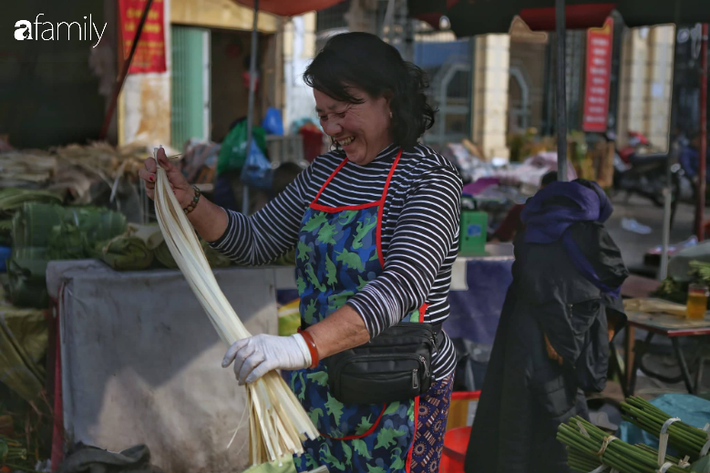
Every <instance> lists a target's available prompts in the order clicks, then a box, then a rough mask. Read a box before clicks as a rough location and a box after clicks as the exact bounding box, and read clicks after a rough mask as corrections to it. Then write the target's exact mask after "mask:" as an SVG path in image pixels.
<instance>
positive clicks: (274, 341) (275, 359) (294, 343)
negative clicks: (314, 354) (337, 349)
mask: <svg viewBox="0 0 710 473" xmlns="http://www.w3.org/2000/svg"><path fill="white" fill-rule="evenodd" d="M232 362H234V373H235V374H236V376H237V381H239V385H240V386H242V385H244V384H250V383H253V382H254V381H256V380H258V379H259V378H261V377H262V376H264V375H265V374H266V373H268V372H269V371H273V370H276V369H287V370H300V369H303V368H308V367H309V366H310V365H311V362H312V361H311V353H310V351H309V350H308V345H307V344H306V341H305V340H304V339H303V336H301V335H300V334H298V333H297V334H295V335H291V336H290V337H278V336H275V335H256V336H253V337H249V338H245V339H243V340H239V341H237V342H235V343H233V344H232V346H231V347H229V349H228V350H227V353H226V354H225V355H224V360H222V368H226V367H228V366H229V365H230V364H232Z"/></svg>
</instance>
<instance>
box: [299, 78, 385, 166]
mask: <svg viewBox="0 0 710 473" xmlns="http://www.w3.org/2000/svg"><path fill="white" fill-rule="evenodd" d="M349 92H350V94H351V95H352V96H354V97H356V98H358V99H362V100H363V103H361V104H353V103H348V102H340V101H338V100H335V99H333V98H332V97H329V96H328V95H326V94H324V93H323V92H320V91H318V90H315V89H314V90H313V96H314V97H315V99H316V112H317V113H318V116H319V117H320V124H321V126H322V127H323V131H325V133H326V134H328V135H329V136H330V137H331V138H333V139H334V140H335V141H337V142H338V144H339V145H340V147H341V148H343V150H344V151H345V154H346V156H347V157H348V159H349V160H350V161H352V162H354V163H355V164H358V165H360V166H364V165H365V164H368V163H369V162H371V161H372V160H373V159H375V158H376V157H377V154H378V153H379V152H380V151H382V150H383V149H385V148H386V147H387V146H388V145H389V144H390V143H391V142H392V134H391V132H390V122H391V118H390V107H389V100H388V99H386V98H385V97H379V98H373V97H370V95H369V94H367V93H366V92H365V91H363V90H360V89H357V88H352V89H350V90H349Z"/></svg>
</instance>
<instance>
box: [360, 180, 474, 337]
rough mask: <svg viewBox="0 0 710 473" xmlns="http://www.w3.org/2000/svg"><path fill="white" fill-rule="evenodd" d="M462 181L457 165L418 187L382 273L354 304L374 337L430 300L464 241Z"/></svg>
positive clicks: (396, 231) (401, 219) (419, 182)
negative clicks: (443, 269) (446, 264)
mask: <svg viewBox="0 0 710 473" xmlns="http://www.w3.org/2000/svg"><path fill="white" fill-rule="evenodd" d="M461 187H462V182H461V179H460V177H459V175H458V173H457V172H456V170H455V169H454V168H452V167H445V166H441V167H436V168H433V169H430V170H427V171H426V172H425V173H422V174H421V175H420V176H418V177H417V178H416V181H414V182H413V183H412V189H411V190H410V192H409V193H408V197H407V200H406V202H405V203H404V207H403V209H402V212H401V214H400V216H399V219H398V220H397V225H396V226H395V229H394V234H393V237H392V240H391V242H390V244H389V247H388V249H387V253H386V257H385V267H384V271H383V272H382V274H381V275H380V276H379V277H377V278H376V279H374V280H372V281H371V282H370V283H368V284H367V285H366V286H365V287H364V288H363V289H362V290H361V291H360V292H359V293H357V294H356V295H354V296H353V297H351V298H350V299H349V300H348V304H349V305H350V306H351V307H352V308H354V309H355V310H356V311H357V312H358V313H359V314H360V316H361V317H362V318H363V320H364V321H365V325H366V326H367V329H368V330H369V332H370V336H371V337H375V336H377V335H378V334H379V333H380V332H382V331H383V330H384V329H386V328H388V327H390V326H392V325H395V324H397V323H399V322H400V321H401V320H402V318H403V317H404V316H405V315H406V314H408V313H410V312H411V311H413V310H414V309H416V308H419V307H421V306H422V305H423V304H424V303H425V302H426V300H425V299H426V297H427V295H428V294H429V292H430V290H431V288H432V284H433V283H434V280H435V279H436V277H437V274H439V270H440V268H441V266H442V264H443V262H444V260H445V259H446V257H447V254H449V252H450V251H451V248H452V245H454V244H455V241H458V240H457V239H458V234H459V229H460V224H459V211H460V204H461Z"/></svg>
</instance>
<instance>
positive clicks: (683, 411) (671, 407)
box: [617, 394, 710, 455]
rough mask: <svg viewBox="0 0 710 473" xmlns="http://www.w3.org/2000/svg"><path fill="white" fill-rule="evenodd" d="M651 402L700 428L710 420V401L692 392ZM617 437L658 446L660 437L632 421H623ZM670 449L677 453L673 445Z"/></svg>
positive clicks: (665, 396)
mask: <svg viewBox="0 0 710 473" xmlns="http://www.w3.org/2000/svg"><path fill="white" fill-rule="evenodd" d="M649 402H650V403H651V404H653V405H654V406H656V407H657V408H659V409H660V410H662V411H663V412H665V413H666V414H668V415H669V416H671V417H678V418H680V420H682V421H683V422H685V423H686V424H688V425H692V426H693V427H697V428H699V429H702V428H703V427H705V424H706V423H708V422H710V401H708V400H705V399H703V398H700V397H697V396H693V395H691V394H664V395H662V396H659V397H657V398H655V399H654V400H652V401H649ZM617 437H619V438H620V439H621V440H623V441H624V442H626V443H629V444H631V445H635V444H637V443H645V444H646V445H650V446H651V447H653V448H658V437H656V436H655V435H651V434H649V433H648V432H646V431H644V430H642V429H640V428H638V427H636V426H635V425H634V424H632V423H630V422H626V421H624V422H622V423H621V425H620V426H619V433H618V434H617ZM668 450H669V454H670V455H676V452H675V451H673V449H672V447H670V446H669V447H668Z"/></svg>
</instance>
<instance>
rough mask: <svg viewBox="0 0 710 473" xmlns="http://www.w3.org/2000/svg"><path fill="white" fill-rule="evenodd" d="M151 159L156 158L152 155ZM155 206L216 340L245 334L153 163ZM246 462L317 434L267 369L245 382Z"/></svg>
mask: <svg viewBox="0 0 710 473" xmlns="http://www.w3.org/2000/svg"><path fill="white" fill-rule="evenodd" d="M156 161H157V158H156ZM156 174H157V182H156V186H155V211H156V215H157V217H158V224H159V225H160V230H161V231H162V233H163V236H164V237H165V242H166V243H167V245H168V248H169V249H170V253H172V255H173V258H174V259H175V262H176V263H177V265H178V267H179V268H180V271H182V273H183V275H184V276H185V278H186V279H187V282H188V283H189V284H190V287H191V288H192V290H193V291H194V293H195V295H196V296H197V299H198V300H199V301H200V304H201V305H202V307H203V308H204V310H205V312H207V315H208V316H209V319H210V321H211V322H212V325H213V326H214V328H215V330H216V331H217V333H218V334H219V336H220V338H221V339H222V341H223V342H224V343H225V344H226V345H227V346H230V345H231V344H232V343H234V342H235V341H237V340H241V339H243V338H247V337H250V336H251V334H250V333H249V331H247V329H246V328H245V327H244V325H243V324H242V322H241V321H240V320H239V317H238V316H237V314H236V312H235V311H234V309H233V308H232V306H231V305H230V304H229V302H228V301H227V298H226V297H225V295H224V293H223V292H222V290H221V289H220V287H219V285H218V284H217V280H216V279H215V277H214V274H213V273H212V269H211V268H210V265H209V263H208V262H207V258H206V256H205V253H204V250H203V248H202V246H201V245H200V242H199V240H198V237H197V235H196V234H195V230H194V228H193V227H192V224H190V221H189V220H188V219H187V217H186V216H185V213H184V212H183V210H182V208H181V207H180V204H179V203H178V201H177V198H176V197H175V195H174V193H173V191H172V189H171V188H170V184H169V182H168V178H167V175H166V173H165V170H164V169H162V168H161V167H160V166H158V170H157V173H156ZM247 398H248V407H247V408H248V409H249V433H250V439H249V440H250V441H249V445H250V458H251V462H252V464H255V465H256V464H261V463H265V462H276V461H280V460H281V459H282V458H283V457H284V456H285V455H287V454H295V455H300V454H302V453H303V445H302V442H303V441H304V440H306V439H307V438H310V439H315V438H316V437H317V436H318V435H319V434H318V431H317V429H316V428H315V426H314V425H313V422H311V419H310V418H309V417H308V415H307V414H306V411H305V410H304V409H303V407H302V406H301V404H300V403H299V402H298V399H297V398H296V396H295V395H294V394H293V392H292V391H291V390H290V389H289V387H288V386H287V385H286V382H285V381H284V380H283V378H281V376H280V375H279V374H278V373H277V372H275V371H272V372H270V373H267V374H266V375H265V376H264V377H262V378H261V379H259V380H258V381H256V382H255V383H251V384H249V385H247Z"/></svg>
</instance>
